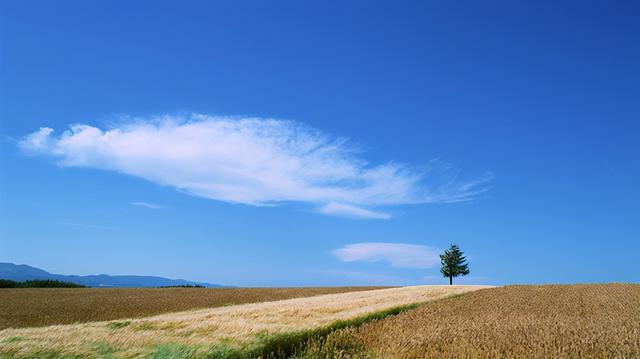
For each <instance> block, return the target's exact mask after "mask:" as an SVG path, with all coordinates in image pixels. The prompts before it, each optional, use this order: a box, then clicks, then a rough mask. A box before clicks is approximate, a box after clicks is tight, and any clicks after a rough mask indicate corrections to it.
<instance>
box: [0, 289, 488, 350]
mask: <svg viewBox="0 0 640 359" xmlns="http://www.w3.org/2000/svg"><path fill="white" fill-rule="evenodd" d="M482 288H487V287H486V286H416V287H402V288H388V289H379V290H369V291H359V292H349V293H340V294H328V295H321V296H314V297H307V298H296V299H288V300H281V301H274V302H265V303H253V304H243V305H235V306H228V307H223V308H210V309H201V310H194V311H186V312H177V313H168V314H163V315H158V316H153V317H147V318H139V319H129V320H118V321H110V322H90V323H83V324H73V325H59V326H49V327H41V328H23V329H5V330H2V331H0V356H2V355H5V356H10V357H38V356H39V355H48V357H50V358H59V357H63V356H64V357H67V356H77V357H99V354H100V353H101V352H105V351H108V352H109V354H110V355H111V357H112V358H134V357H136V358H137V357H145V356H148V355H154V354H153V353H158V352H159V351H161V350H169V349H166V348H167V345H171V346H172V347H171V348H173V349H171V350H174V349H175V348H176V346H179V350H180V351H181V352H186V353H188V355H187V356H183V355H180V356H176V355H177V354H176V355H173V354H172V356H169V357H180V358H202V357H217V356H215V355H214V356H211V355H212V354H211V353H218V354H219V353H221V350H236V349H238V348H241V347H243V346H248V345H252V344H254V343H255V342H256V341H259V340H260V339H261V338H264V336H265V335H277V334H282V333H291V332H295V331H304V330H313V329H315V328H320V327H325V326H328V325H331V324H332V323H336V322H337V321H348V320H351V319H354V318H358V317H362V316H366V315H368V314H371V313H375V312H380V311H385V310H389V309H392V308H396V307H399V306H406V305H408V304H412V303H420V302H426V301H430V300H434V299H441V298H445V297H448V296H451V295H456V294H462V293H466V292H470V291H474V290H478V289H482ZM216 355H217V354H216Z"/></svg>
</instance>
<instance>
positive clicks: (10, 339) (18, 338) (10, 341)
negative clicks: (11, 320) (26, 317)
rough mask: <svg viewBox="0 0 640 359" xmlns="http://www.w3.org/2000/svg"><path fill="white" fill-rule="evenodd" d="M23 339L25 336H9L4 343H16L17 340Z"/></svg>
mask: <svg viewBox="0 0 640 359" xmlns="http://www.w3.org/2000/svg"><path fill="white" fill-rule="evenodd" d="M23 340H24V338H23V337H20V336H15V337H10V338H7V339H5V340H3V341H2V344H9V343H15V342H19V341H23Z"/></svg>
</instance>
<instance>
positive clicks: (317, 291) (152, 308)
mask: <svg viewBox="0 0 640 359" xmlns="http://www.w3.org/2000/svg"><path fill="white" fill-rule="evenodd" d="M381 288H385V287H306V288H18V289H0V329H6V328H22V327H35V326H44V325H53V324H72V323H80V322H92V321H102V320H112V319H121V318H136V317H145V316H150V315H156V314H161V313H167V312H179V311H183V310H191V309H202V308H213V307H220V306H225V305H233V304H245V303H256V302H264V301H273V300H282V299H290V298H300V297H310V296H314V295H321V294H332V293H342V292H354V291H362V290H371V289H381Z"/></svg>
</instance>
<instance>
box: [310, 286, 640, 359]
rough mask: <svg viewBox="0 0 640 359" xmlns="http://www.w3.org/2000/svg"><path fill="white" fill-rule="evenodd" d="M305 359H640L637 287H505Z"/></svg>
mask: <svg viewBox="0 0 640 359" xmlns="http://www.w3.org/2000/svg"><path fill="white" fill-rule="evenodd" d="M302 357H306V358H336V357H343V358H346V357H349V358H365V357H374V358H375V357H377V358H640V285H633V284H609V285H564V286H562V285H549V286H508V287H502V288H494V289H487V290H481V291H477V292H474V293H469V294H467V295H464V296H460V297H456V298H449V299H445V300H441V301H436V302H433V303H428V304H425V305H422V306H420V307H419V308H417V309H414V310H410V311H407V312H405V313H402V314H400V315H398V316H394V317H388V318H386V319H384V320H380V321H378V322H372V323H369V324H365V325H363V326H361V327H359V328H351V329H345V330H339V331H337V332H334V333H332V334H331V335H330V336H329V337H328V338H327V340H326V341H324V342H322V343H318V342H316V343H313V344H312V345H310V347H309V351H308V352H307V353H306V355H304V356H302Z"/></svg>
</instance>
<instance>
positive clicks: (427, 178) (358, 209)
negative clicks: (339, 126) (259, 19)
mask: <svg viewBox="0 0 640 359" xmlns="http://www.w3.org/2000/svg"><path fill="white" fill-rule="evenodd" d="M19 146H20V147H21V148H22V149H23V150H25V151H27V152H29V153H32V154H39V155H49V156H52V157H54V158H56V159H57V161H58V163H59V164H60V165H62V166H67V167H88V168H98V169H103V170H110V171H117V172H120V173H124V174H128V175H132V176H136V177H140V178H144V179H147V180H149V181H152V182H155V183H158V184H160V185H165V186H171V187H174V188H176V189H178V190H179V191H182V192H185V193H189V194H191V195H195V196H200V197H204V198H208V199H213V200H218V201H225V202H232V203H242V204H247V205H255V206H268V205H276V204H279V203H283V202H304V203H310V204H313V205H315V206H318V207H319V212H320V213H324V214H327V215H338V216H346V217H355V218H374V219H387V218H390V217H391V216H390V215H389V214H388V213H385V212H381V211H380V210H379V208H384V207H389V206H395V205H405V204H421V203H452V202H463V201H469V200H471V199H472V198H474V196H475V195H477V194H479V193H481V192H483V191H485V190H486V187H484V186H483V185H484V183H485V182H486V181H487V180H489V179H490V175H486V176H483V177H482V178H480V179H474V180H467V181H462V180H460V179H459V178H458V171H457V170H456V169H454V168H452V167H451V166H448V165H446V164H444V163H443V162H441V161H431V162H430V163H429V164H428V165H427V166H424V167H421V168H416V167H411V166H408V165H405V164H401V163H396V162H387V163H382V164H377V165H372V164H370V163H369V162H367V161H366V160H365V159H364V158H363V156H362V154H361V153H360V152H359V151H358V150H356V149H355V147H354V146H352V145H351V144H350V142H349V141H348V140H346V139H344V138H339V137H333V136H330V135H328V134H326V133H324V132H322V131H319V130H317V129H314V128H311V127H308V126H305V125H303V124H301V123H298V122H294V121H283V120H275V119H260V118H229V117H215V116H208V115H201V114H191V115H185V116H162V117H156V118H152V119H123V120H121V121H120V123H119V124H118V125H116V126H113V127H112V128H109V129H101V128H98V127H95V126H90V125H86V124H74V125H71V126H70V129H68V130H66V131H64V132H63V133H62V134H61V135H59V136H56V135H55V133H54V130H53V129H51V128H48V127H44V128H40V130H38V131H36V132H34V133H32V134H30V135H28V136H25V137H24V138H23V139H22V140H21V141H20V142H19Z"/></svg>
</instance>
